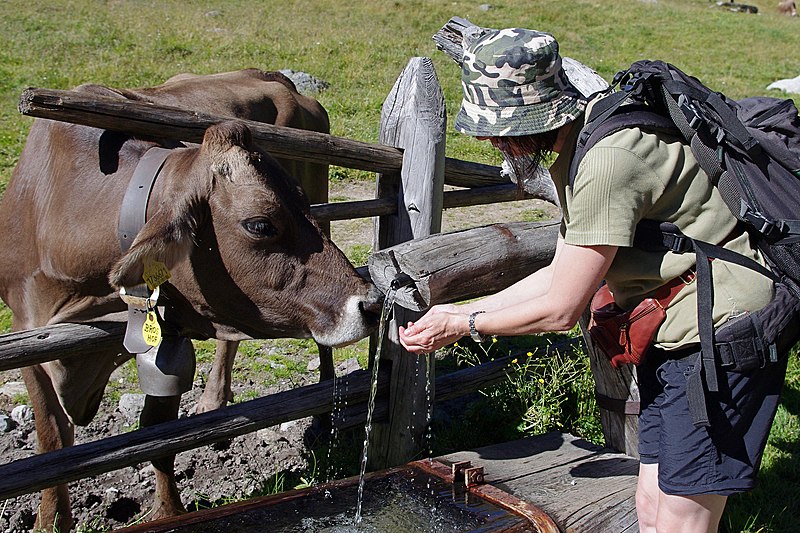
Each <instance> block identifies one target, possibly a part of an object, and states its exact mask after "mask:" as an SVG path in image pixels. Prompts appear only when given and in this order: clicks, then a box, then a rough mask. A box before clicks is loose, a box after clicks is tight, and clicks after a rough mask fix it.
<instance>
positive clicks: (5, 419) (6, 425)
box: [0, 414, 17, 433]
mask: <svg viewBox="0 0 800 533" xmlns="http://www.w3.org/2000/svg"><path fill="white" fill-rule="evenodd" d="M15 427H17V423H16V422H14V421H13V420H12V419H11V417H10V416H8V415H3V414H0V433H8V432H9V431H11V430H12V429H14V428H15Z"/></svg>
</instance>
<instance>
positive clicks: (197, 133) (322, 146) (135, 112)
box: [19, 87, 509, 187]
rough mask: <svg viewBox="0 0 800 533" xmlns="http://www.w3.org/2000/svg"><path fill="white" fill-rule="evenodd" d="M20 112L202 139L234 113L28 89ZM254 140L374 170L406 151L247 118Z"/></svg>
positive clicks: (490, 173) (495, 179)
mask: <svg viewBox="0 0 800 533" xmlns="http://www.w3.org/2000/svg"><path fill="white" fill-rule="evenodd" d="M19 110H20V112H21V113H22V114H24V115H28V116H32V117H39V118H46V119H50V120H60V121H63V122H71V123H75V124H83V125H85V126H92V127H95V128H103V129H108V130H112V131H121V132H126V133H130V134H132V135H138V136H141V137H144V138H151V139H174V140H180V141H188V142H195V143H198V142H201V141H202V139H203V134H204V132H205V130H206V129H207V128H208V127H209V126H211V125H213V124H217V123H219V122H222V121H224V120H230V117H222V116H215V115H207V114H204V113H198V112H193V111H187V110H185V109H180V108H176V107H170V106H162V105H155V104H150V103H147V102H140V101H133V100H122V99H115V98H106V97H102V96H97V95H91V94H87V93H81V92H77V91H64V90H56V89H42V88H33V87H31V88H28V89H26V90H25V91H23V93H22V95H21V96H20V101H19ZM246 122H247V125H248V127H249V128H250V130H251V132H252V134H253V138H254V140H255V141H256V142H257V143H258V144H260V145H261V146H262V147H263V148H264V149H265V150H266V151H268V152H269V153H270V154H272V155H273V156H275V157H283V158H287V159H303V160H305V161H310V162H315V163H325V164H331V165H339V166H343V167H348V168H357V169H360V170H368V171H372V172H394V171H398V170H399V169H400V167H401V165H402V161H403V151H402V150H401V149H399V148H396V147H394V146H391V145H386V144H372V143H366V142H361V141H356V140H353V139H347V138H344V137H335V136H333V135H327V134H324V133H319V132H313V131H307V130H296V129H293V128H286V127H282V126H275V125H272V124H264V123H262V122H253V121H246ZM445 176H446V178H445V181H446V182H447V183H448V184H449V185H453V186H456V187H483V186H488V185H503V184H508V183H509V181H508V179H506V178H503V177H502V176H501V175H500V168H499V167H496V166H492V165H484V164H481V163H474V162H470V161H461V160H458V159H453V158H446V159H445Z"/></svg>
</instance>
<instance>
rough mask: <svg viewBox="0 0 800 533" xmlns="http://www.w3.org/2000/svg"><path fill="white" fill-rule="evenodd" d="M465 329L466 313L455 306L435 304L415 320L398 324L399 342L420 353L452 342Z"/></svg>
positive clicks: (462, 333) (460, 335)
mask: <svg viewBox="0 0 800 533" xmlns="http://www.w3.org/2000/svg"><path fill="white" fill-rule="evenodd" d="M467 329H468V328H467V315H466V314H464V313H461V312H459V309H458V307H457V306H454V305H449V306H444V305H441V306H435V307H432V308H431V309H430V310H429V311H428V312H427V313H426V314H425V315H424V316H423V317H422V318H420V319H419V320H417V321H416V322H409V323H408V324H407V325H406V327H403V326H400V328H399V334H400V344H402V345H403V347H404V348H405V349H406V350H408V351H409V352H411V353H415V354H418V355H422V354H426V353H430V352H433V351H435V350H438V349H439V348H441V347H442V346H447V345H448V344H452V343H453V342H455V341H457V340H458V339H460V338H461V337H463V336H464V335H465V331H466V330H467Z"/></svg>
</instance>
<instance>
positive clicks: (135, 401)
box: [117, 393, 145, 424]
mask: <svg viewBox="0 0 800 533" xmlns="http://www.w3.org/2000/svg"><path fill="white" fill-rule="evenodd" d="M144 398H145V395H144V394H131V393H126V394H123V395H122V396H121V397H120V399H119V405H118V406H117V409H118V410H119V412H120V413H122V416H123V417H125V420H126V421H127V422H128V424H135V423H136V422H137V421H138V420H139V415H141V414H142V409H144Z"/></svg>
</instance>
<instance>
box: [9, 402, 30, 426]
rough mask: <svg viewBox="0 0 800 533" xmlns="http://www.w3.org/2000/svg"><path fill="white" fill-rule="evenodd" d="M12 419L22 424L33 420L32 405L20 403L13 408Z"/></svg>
mask: <svg viewBox="0 0 800 533" xmlns="http://www.w3.org/2000/svg"><path fill="white" fill-rule="evenodd" d="M11 419H12V420H14V422H16V423H17V424H19V425H20V426H24V425H25V424H27V423H28V422H33V407H31V406H30V405H18V406H16V407H15V408H14V409H12V410H11Z"/></svg>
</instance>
